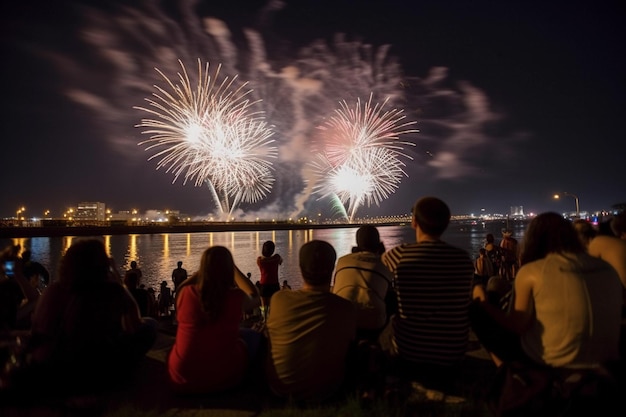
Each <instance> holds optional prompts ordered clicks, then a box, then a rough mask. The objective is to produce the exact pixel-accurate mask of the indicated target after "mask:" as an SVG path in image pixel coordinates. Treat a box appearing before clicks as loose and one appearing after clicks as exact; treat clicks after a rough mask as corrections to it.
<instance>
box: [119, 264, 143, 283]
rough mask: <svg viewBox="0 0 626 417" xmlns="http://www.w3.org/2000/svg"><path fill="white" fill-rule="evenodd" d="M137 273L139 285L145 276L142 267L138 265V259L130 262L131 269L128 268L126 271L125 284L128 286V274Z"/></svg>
mask: <svg viewBox="0 0 626 417" xmlns="http://www.w3.org/2000/svg"><path fill="white" fill-rule="evenodd" d="M131 273H134V274H137V285H139V284H141V278H143V272H141V269H140V268H139V267H138V266H137V261H131V262H130V269H128V270H126V272H125V273H124V285H126V286H127V287H128V283H127V282H126V281H127V279H128V278H127V276H128V274H131Z"/></svg>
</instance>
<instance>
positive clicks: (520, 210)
mask: <svg viewBox="0 0 626 417" xmlns="http://www.w3.org/2000/svg"><path fill="white" fill-rule="evenodd" d="M566 202H567V203H566V204H559V207H560V208H561V209H557V207H556V206H555V207H554V208H550V209H546V210H544V211H554V212H557V213H561V214H563V215H570V216H574V215H575V214H576V206H575V203H574V200H571V201H570V200H566ZM85 203H100V204H103V205H104V208H103V210H106V211H107V213H108V215H111V214H114V215H115V214H125V213H128V214H134V215H137V216H141V217H146V216H148V217H152V216H155V215H159V214H165V215H167V214H176V215H179V216H182V217H189V218H191V219H194V220H198V219H200V218H209V217H217V214H216V213H206V214H200V213H191V212H188V211H187V210H185V209H184V208H180V207H168V208H158V207H146V208H142V207H138V206H128V207H121V208H117V207H110V206H109V205H107V204H106V202H103V201H96V202H86V201H80V202H77V203H75V204H74V205H69V206H67V207H65V208H64V209H62V210H58V211H56V212H55V211H51V210H50V209H39V210H31V209H29V208H28V206H26V205H22V206H16V207H17V209H16V211H15V212H14V213H13V214H11V213H2V214H0V217H1V218H3V219H12V218H18V219H19V218H24V219H42V218H56V219H62V218H65V217H68V214H69V211H70V210H77V207H78V206H79V205H80V204H85ZM561 203H562V202H561ZM617 204H619V203H617ZM567 205H569V206H570V207H566V206H567ZM623 209H624V207H615V208H614V207H605V208H598V209H595V210H588V209H585V208H584V207H583V208H582V209H580V210H579V211H580V215H581V217H587V216H591V215H595V214H598V213H600V212H607V213H612V212H615V211H619V210H623ZM541 212H542V211H533V210H526V209H525V208H524V206H523V205H515V206H510V207H509V208H508V210H501V211H489V210H487V209H486V208H483V207H481V208H479V209H477V210H473V211H468V212H454V211H453V216H473V217H476V218H479V217H482V216H505V217H506V216H517V215H519V216H533V215H537V214H539V213H541ZM320 213H324V216H325V217H326V218H332V217H333V216H330V215H328V213H327V211H326V210H316V211H311V212H310V213H308V214H306V215H307V216H316V215H318V214H320ZM360 213H361V214H360V215H359V216H357V218H366V217H369V214H368V212H367V209H363V210H362V212H360ZM405 214H410V207H408V208H407V209H406V210H405V211H398V212H388V213H377V214H372V217H385V216H401V215H405ZM303 216H304V214H303ZM241 217H242V218H241V220H247V221H253V220H255V219H258V218H259V216H257V215H256V214H255V213H254V212H253V213H251V214H250V216H246V214H245V211H244V212H243V214H242V216H241ZM334 217H338V216H337V214H335V216H334ZM269 218H278V219H281V220H286V219H287V217H281V216H276V215H275V216H268V217H266V218H264V219H269Z"/></svg>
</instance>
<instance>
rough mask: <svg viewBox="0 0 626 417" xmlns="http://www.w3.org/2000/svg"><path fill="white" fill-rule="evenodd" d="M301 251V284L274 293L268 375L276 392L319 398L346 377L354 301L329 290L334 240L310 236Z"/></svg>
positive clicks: (337, 387)
mask: <svg viewBox="0 0 626 417" xmlns="http://www.w3.org/2000/svg"><path fill="white" fill-rule="evenodd" d="M299 255H300V257H299V263H300V271H301V273H302V278H303V284H302V288H300V289H298V290H292V291H279V292H277V293H276V294H274V296H273V298H272V310H271V311H270V314H269V316H268V320H267V335H268V341H269V352H268V358H267V368H266V371H267V378H268V382H269V385H270V388H271V390H272V392H274V393H275V394H276V395H278V396H281V397H290V398H293V399H295V400H320V401H321V400H325V399H328V398H330V397H332V396H333V395H334V394H336V393H337V392H339V391H340V390H341V388H342V386H343V385H344V383H345V382H346V380H347V379H348V374H349V366H348V365H347V362H348V359H349V355H348V352H349V351H350V349H351V348H352V347H353V343H354V339H355V334H356V317H357V313H356V309H355V307H354V305H353V303H352V302H350V301H348V300H346V299H344V298H341V297H339V296H338V295H335V294H333V293H331V291H330V283H331V280H332V277H333V270H334V267H335V261H336V259H337V255H336V252H335V249H334V248H333V247H332V245H330V244H329V243H328V242H325V241H321V240H312V241H310V242H307V243H305V244H304V245H302V247H301V248H300V253H299Z"/></svg>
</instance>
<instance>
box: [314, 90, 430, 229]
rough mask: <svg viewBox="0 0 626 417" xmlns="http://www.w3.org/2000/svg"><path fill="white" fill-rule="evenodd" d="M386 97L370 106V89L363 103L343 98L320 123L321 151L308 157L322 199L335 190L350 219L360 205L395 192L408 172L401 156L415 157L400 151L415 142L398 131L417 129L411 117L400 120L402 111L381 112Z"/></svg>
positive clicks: (315, 191) (377, 202)
mask: <svg viewBox="0 0 626 417" xmlns="http://www.w3.org/2000/svg"><path fill="white" fill-rule="evenodd" d="M387 101H388V100H385V101H384V102H383V103H382V104H380V103H376V104H375V105H374V106H373V107H372V94H370V97H369V100H368V101H367V102H365V103H364V104H363V103H362V102H361V100H360V99H357V103H356V106H355V107H354V108H351V107H349V106H348V103H347V102H346V101H342V102H341V107H340V108H339V109H336V110H335V114H334V115H333V116H331V117H330V118H329V119H328V121H327V122H326V123H325V125H322V126H320V129H321V130H323V131H324V132H325V135H326V136H325V138H324V146H323V150H322V152H320V153H318V154H317V155H316V158H315V159H314V160H313V161H312V162H311V165H312V168H313V170H314V172H315V174H316V177H315V178H316V184H315V186H314V187H313V190H314V193H317V194H320V195H321V197H320V198H322V197H326V196H329V195H336V196H337V198H338V199H339V201H341V203H342V204H343V205H344V206H345V205H346V204H348V207H347V209H346V217H347V218H348V220H349V221H352V219H353V218H354V215H355V214H356V211H357V209H358V208H359V207H360V206H362V205H363V204H366V203H367V205H368V206H369V205H370V204H372V203H375V204H376V205H378V204H380V202H381V201H382V200H384V199H386V198H388V197H389V195H390V194H392V193H394V192H395V190H396V189H397V188H398V186H399V184H400V182H401V179H402V177H405V176H407V174H406V172H405V171H404V166H405V164H404V162H402V161H401V159H400V158H401V157H404V158H408V159H413V158H411V157H410V156H408V155H406V154H404V153H403V152H402V151H403V149H404V148H403V146H415V144H414V143H412V142H408V141H401V140H400V139H399V136H400V135H404V134H408V133H416V132H418V130H416V129H412V128H411V126H412V125H414V124H415V122H414V121H404V119H405V116H404V114H403V111H402V110H398V109H393V110H388V111H384V110H383V108H384V107H385V105H386V104H387Z"/></svg>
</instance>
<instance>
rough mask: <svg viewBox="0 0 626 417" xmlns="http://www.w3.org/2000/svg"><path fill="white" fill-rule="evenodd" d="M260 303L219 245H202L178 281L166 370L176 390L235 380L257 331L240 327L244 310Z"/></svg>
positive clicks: (201, 390) (213, 387)
mask: <svg viewBox="0 0 626 417" xmlns="http://www.w3.org/2000/svg"><path fill="white" fill-rule="evenodd" d="M260 303H261V301H260V297H259V293H258V291H257V288H256V287H255V286H254V284H253V283H252V282H251V281H250V280H249V279H248V278H247V277H246V276H245V275H244V274H243V273H242V272H241V271H240V270H239V268H237V267H236V266H235V262H234V260H233V256H232V254H231V252H230V251H229V250H228V249H227V248H225V247H223V246H212V247H210V248H208V249H206V250H205V251H204V253H203V254H202V258H201V260H200V268H199V269H198V270H197V272H195V273H194V274H193V275H192V276H191V278H189V279H187V280H185V281H184V282H183V283H182V284H181V286H180V287H178V295H177V297H176V318H177V320H178V326H177V329H176V340H175V342H174V346H173V347H172V350H171V351H170V353H169V356H168V360H167V370H168V373H169V378H170V381H171V383H172V387H173V389H174V390H175V391H176V392H178V393H181V394H206V393H211V392H218V391H224V390H227V389H230V388H233V387H235V386H237V385H239V384H240V383H241V382H242V381H243V379H244V376H245V374H246V371H247V370H248V369H249V368H250V366H251V364H253V362H254V361H255V359H256V354H257V351H258V348H259V346H260V343H261V340H262V334H261V333H259V332H257V331H255V330H253V329H250V328H242V327H241V321H242V319H243V312H244V311H249V310H252V309H254V308H255V307H257V306H259V305H260Z"/></svg>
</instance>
